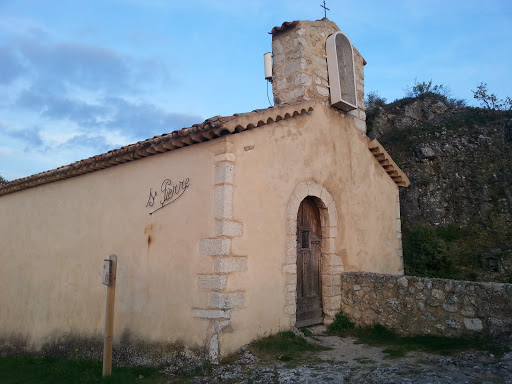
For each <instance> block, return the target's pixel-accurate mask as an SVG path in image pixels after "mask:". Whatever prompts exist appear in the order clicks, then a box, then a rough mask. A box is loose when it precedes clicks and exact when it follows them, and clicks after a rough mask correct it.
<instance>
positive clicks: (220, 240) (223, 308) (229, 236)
mask: <svg viewBox="0 0 512 384" xmlns="http://www.w3.org/2000/svg"><path fill="white" fill-rule="evenodd" d="M210 152H211V153H212V155H213V156H214V164H215V171H214V180H213V187H214V193H213V212H212V213H213V218H214V220H215V233H214V234H213V236H212V237H210V238H206V239H201V240H200V242H199V253H200V254H201V255H203V256H205V257H207V256H209V257H210V258H211V260H212V264H211V265H212V266H211V270H208V271H204V273H200V274H198V278H197V287H198V288H199V289H203V290H207V291H209V302H208V304H207V305H206V307H204V308H193V310H192V312H193V315H194V316H195V317H197V318H200V319H204V320H207V321H209V322H210V325H211V326H210V333H211V334H210V338H209V342H208V350H209V351H208V352H209V357H210V360H211V361H212V362H214V363H215V362H218V358H219V355H220V348H221V345H220V340H219V334H220V333H221V332H222V331H223V330H224V329H226V328H228V327H229V325H230V323H231V310H235V309H236V308H240V307H242V306H243V305H244V303H245V292H228V291H226V284H227V281H228V278H229V276H230V274H232V273H236V272H242V271H245V270H246V269H247V256H239V255H234V254H232V251H231V243H232V241H233V240H234V238H236V237H240V236H242V235H243V224H242V223H241V222H239V221H236V220H234V218H233V183H234V179H235V166H236V156H235V154H234V153H233V145H232V144H231V143H230V142H229V141H228V140H226V139H224V140H223V141H219V142H218V143H216V144H213V145H211V146H210Z"/></svg>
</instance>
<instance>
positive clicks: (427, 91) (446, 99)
mask: <svg viewBox="0 0 512 384" xmlns="http://www.w3.org/2000/svg"><path fill="white" fill-rule="evenodd" d="M450 93H451V91H450V89H449V88H448V87H446V86H444V85H442V84H441V85H438V84H433V83H432V80H429V81H422V82H418V80H414V85H413V86H412V87H407V88H405V96H406V97H411V98H414V99H421V98H425V97H431V98H434V99H437V100H440V101H442V102H443V103H444V104H446V105H447V106H448V107H451V108H462V107H465V106H466V100H464V99H456V98H453V97H450Z"/></svg>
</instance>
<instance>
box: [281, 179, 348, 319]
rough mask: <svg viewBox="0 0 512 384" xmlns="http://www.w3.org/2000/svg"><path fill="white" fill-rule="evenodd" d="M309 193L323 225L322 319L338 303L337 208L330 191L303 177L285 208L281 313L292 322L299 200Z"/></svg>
mask: <svg viewBox="0 0 512 384" xmlns="http://www.w3.org/2000/svg"><path fill="white" fill-rule="evenodd" d="M308 196H311V197H313V198H314V201H315V203H316V205H317V206H318V209H319V211H320V222H321V226H322V260H321V273H322V306H323V310H324V323H326V324H329V323H331V322H332V320H333V319H334V315H335V314H336V313H337V312H339V310H340V306H341V273H342V272H343V264H342V261H341V257H340V256H339V255H338V254H336V238H337V237H338V210H337V209H336V203H335V201H334V199H333V197H332V195H331V194H330V193H329V192H328V191H327V190H326V189H325V188H324V187H323V186H321V185H320V184H318V183H316V182H314V181H303V182H301V183H300V184H298V185H297V186H296V187H295V190H294V191H293V193H292V195H291V197H290V200H289V201H288V207H287V210H286V219H287V222H286V228H287V230H286V258H285V263H284V264H283V272H284V273H285V274H286V304H285V307H284V313H286V314H287V315H289V316H290V324H291V325H292V326H293V325H294V324H295V320H296V319H295V314H296V310H297V308H296V298H297V212H298V209H299V206H300V203H301V202H302V200H304V199H305V198H306V197H308Z"/></svg>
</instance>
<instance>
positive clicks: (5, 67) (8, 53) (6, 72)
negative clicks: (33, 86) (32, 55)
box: [0, 46, 23, 85]
mask: <svg viewBox="0 0 512 384" xmlns="http://www.w3.org/2000/svg"><path fill="white" fill-rule="evenodd" d="M0 63H2V70H1V71H0V84H5V85H8V84H10V83H12V82H13V81H14V80H15V79H16V78H18V77H19V76H21V74H22V73H23V63H20V61H19V60H18V58H17V57H16V52H15V51H14V50H13V49H12V48H11V47H5V46H4V47H2V46H0Z"/></svg>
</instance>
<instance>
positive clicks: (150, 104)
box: [0, 20, 203, 178]
mask: <svg viewBox="0 0 512 384" xmlns="http://www.w3.org/2000/svg"><path fill="white" fill-rule="evenodd" d="M19 25H20V26H21V27H20V29H19V30H17V29H16V28H15V23H14V22H12V21H10V22H5V20H4V21H0V62H1V63H2V71H0V87H1V88H0V89H1V90H2V94H4V95H5V97H4V98H3V100H2V101H1V103H0V116H2V121H1V122H0V143H1V148H0V149H1V154H2V156H3V158H2V160H1V161H2V162H5V163H11V164H10V165H9V169H11V170H10V171H8V172H9V173H8V177H9V178H16V177H22V176H26V175H27V173H26V172H30V173H34V172H41V171H43V170H46V169H49V168H48V167H52V168H55V167H58V166H61V165H65V164H69V163H71V162H74V161H77V160H81V159H83V158H86V157H89V156H93V155H96V154H99V153H102V152H105V151H108V150H110V149H114V148H117V147H120V146H123V145H127V144H130V143H134V142H137V141H140V140H144V139H147V138H149V137H152V136H155V135H160V134H162V133H168V132H171V131H173V130H176V129H180V128H183V127H187V126H191V125H192V124H194V123H198V122H201V121H202V120H203V119H202V117H201V116H198V115H189V114H184V113H180V112H174V111H168V110H165V109H163V108H162V107H161V106H158V102H159V101H160V100H159V99H158V98H157V97H156V96H153V94H155V95H156V94H159V95H161V94H162V90H161V89H162V85H166V86H168V87H167V89H169V91H172V88H171V85H172V84H173V83H172V75H171V71H170V69H169V68H168V66H167V65H166V63H165V62H164V61H163V60H162V59H160V58H159V57H155V56H134V55H129V54H126V53H122V52H120V51H117V50H113V49H110V48H106V47H102V46H99V45H93V44H86V43H83V42H77V41H59V40H58V39H57V38H56V37H55V36H53V35H52V33H50V32H49V31H48V30H47V29H44V28H43V27H41V26H40V25H37V24H35V23H31V22H30V21H25V22H20V23H19ZM38 31H39V32H38ZM18 163H19V164H23V166H24V167H27V168H26V171H25V172H22V171H19V170H17V168H18V167H17V164H18ZM30 163H33V165H32V164H30ZM27 164H30V165H27ZM4 167H5V165H4Z"/></svg>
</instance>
